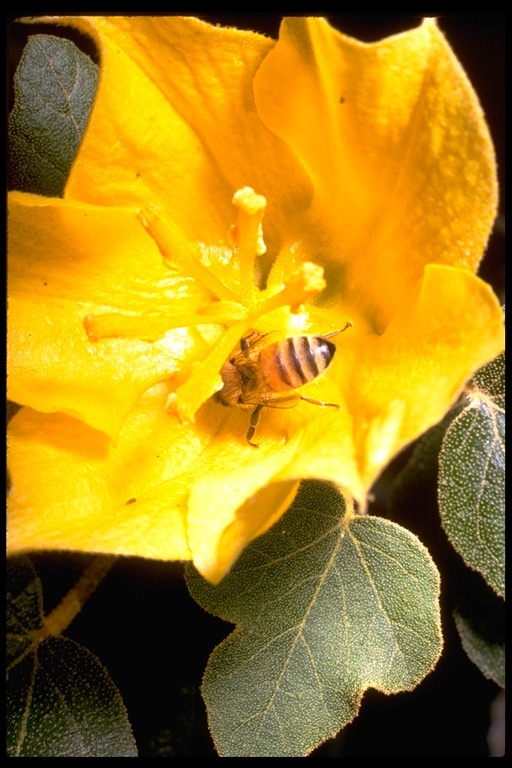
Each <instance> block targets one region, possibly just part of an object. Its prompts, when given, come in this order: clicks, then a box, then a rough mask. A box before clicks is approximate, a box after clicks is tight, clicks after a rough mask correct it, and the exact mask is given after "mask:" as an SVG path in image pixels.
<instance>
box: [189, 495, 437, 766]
mask: <svg viewBox="0 0 512 768" xmlns="http://www.w3.org/2000/svg"><path fill="white" fill-rule="evenodd" d="M343 514H344V506H343V500H342V498H341V497H340V496H339V494H338V493H337V492H336V491H335V490H334V489H333V488H332V487H330V486H327V485H323V484H319V483H315V482H312V483H306V484H304V485H302V486H301V489H300V491H299V494H298V496H297V498H296V500H295V502H294V504H293V505H292V507H291V508H290V510H289V511H288V512H287V514H286V515H285V516H284V517H283V518H282V519H281V520H280V521H279V523H278V524H277V525H275V526H274V527H273V528H272V529H271V530H270V531H269V532H268V533H267V534H265V535H264V536H262V537H261V538H259V539H257V540H256V541H255V542H254V543H253V544H252V545H251V546H250V547H249V548H248V549H247V550H246V551H245V552H244V554H243V556H242V557H241V558H240V560H239V561H238V563H237V564H236V565H235V567H234V568H233V570H232V572H231V573H230V574H228V575H227V576H226V577H225V579H224V580H223V581H222V582H221V584H220V585H218V586H217V587H213V586H212V585H211V584H209V583H207V582H206V581H204V580H203V579H202V578H201V577H200V576H199V574H198V573H197V572H196V571H195V570H194V569H193V568H192V567H188V568H187V580H188V585H189V589H190V591H191V593H192V595H193V597H194V598H195V599H196V600H197V601H198V602H199V603H200V604H201V605H202V606H203V607H204V608H205V609H206V610H208V611H210V612H212V613H215V614H217V615H219V616H221V617H222V618H224V619H226V620H228V621H232V622H235V623H237V625H238V626H237V629H236V630H235V631H234V632H233V633H232V634H231V635H230V637H229V638H228V639H227V640H226V641H225V642H224V643H222V644H221V645H220V646H219V647H218V648H217V649H216V650H215V651H214V652H213V654H212V656H211V657H210V661H209V664H208V667H207V670H206V673H205V677H204V681H203V696H204V698H205V701H206V705H207V709H208V714H209V721H210V729H211V732H212V735H213V738H214V741H215V743H216V746H217V749H218V751H219V754H221V755H223V756H245V757H247V756H299V755H306V754H308V753H309V752H310V751H311V750H312V749H314V748H315V747H316V746H317V745H318V744H320V743H322V742H323V741H324V740H326V739H327V738H329V737H330V736H332V735H334V734H335V733H336V732H337V731H338V730H339V729H340V728H342V727H343V726H344V725H346V724H347V723H348V722H350V721H351V720H352V719H353V718H354V717H355V715H356V714H357V710H358V708H359V705H360V701H361V698H362V696H363V694H364V692H365V690H366V689H367V688H369V687H373V688H377V689H379V690H382V691H385V692H386V693H392V692H397V691H403V690H409V689H411V688H414V687H415V686H416V685H417V684H418V683H419V682H420V680H421V679H422V678H423V677H424V676H425V675H426V674H427V673H428V672H429V671H430V670H431V669H432V667H433V666H434V664H435V662H436V660H437V658H438V656H439V653H440V649H441V636H440V627H439V609H438V589H439V581H438V574H437V571H436V569H435V566H434V565H433V563H432V561H431V560H430V557H429V555H428V553H427V552H426V550H425V549H424V547H423V546H422V545H421V543H420V542H419V541H418V540H417V539H416V538H415V537H414V536H413V535H412V534H410V533H409V532H408V531H406V530H404V529H402V528H400V527H399V526H397V525H395V524H394V523H391V522H389V521H387V520H384V519H381V518H374V517H354V516H350V517H346V518H345V519H344V517H343Z"/></svg>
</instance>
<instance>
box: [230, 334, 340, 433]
mask: <svg viewBox="0 0 512 768" xmlns="http://www.w3.org/2000/svg"><path fill="white" fill-rule="evenodd" d="M351 325H352V323H349V322H347V323H346V325H345V327H344V328H342V329H341V330H339V331H331V332H330V333H326V334H325V335H324V336H291V337H289V338H287V339H283V340H281V341H276V342H274V343H272V344H265V342H264V339H265V338H266V336H268V334H266V333H258V332H257V331H252V332H251V333H249V334H248V335H247V336H244V338H243V339H241V340H240V342H239V347H237V348H236V349H235V350H234V351H233V354H232V356H231V357H230V358H229V359H228V360H226V362H225V363H224V365H223V366H222V368H221V370H220V375H221V377H222V382H223V384H224V386H223V387H222V389H221V390H219V392H217V393H216V395H215V399H216V400H217V401H218V402H220V403H222V405H227V406H229V405H235V406H237V407H239V408H251V407H253V406H254V410H253V412H252V414H251V418H250V422H249V429H248V431H247V436H246V439H247V442H248V443H249V445H252V446H253V448H258V444H257V443H253V442H251V441H252V438H253V436H254V432H255V430H256V425H257V424H258V419H259V417H260V412H261V410H262V408H293V407H294V406H296V405H297V403H299V402H300V400H305V401H306V402H307V403H312V404H313V405H320V406H322V407H329V408H339V407H340V406H339V405H337V404H336V403H323V402H322V401H320V400H314V399H313V398H312V397H306V395H302V394H301V393H300V392H297V389H298V388H299V387H302V386H303V385H304V384H307V383H308V382H310V381H313V379H316V378H317V377H318V376H320V374H321V373H323V372H324V371H325V369H326V368H327V367H328V366H329V365H330V363H331V361H332V359H333V357H334V353H335V352H336V345H335V344H333V342H332V341H329V339H330V338H331V337H332V336H337V335H338V334H339V333H343V331H346V330H347V328H349V327H350V326H351Z"/></svg>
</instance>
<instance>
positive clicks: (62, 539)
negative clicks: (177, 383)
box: [8, 386, 190, 560]
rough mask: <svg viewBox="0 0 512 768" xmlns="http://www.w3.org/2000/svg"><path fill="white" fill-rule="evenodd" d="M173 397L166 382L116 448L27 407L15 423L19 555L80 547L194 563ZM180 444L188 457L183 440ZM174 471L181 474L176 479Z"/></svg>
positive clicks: (11, 528) (14, 545) (11, 524)
mask: <svg viewBox="0 0 512 768" xmlns="http://www.w3.org/2000/svg"><path fill="white" fill-rule="evenodd" d="M154 390H157V391H156V392H155V391H154ZM165 396H166V392H165V387H162V386H160V388H158V387H157V388H154V389H153V391H151V393H148V394H146V395H145V396H144V397H143V398H142V399H141V401H140V403H139V405H138V408H136V409H133V410H132V412H131V414H130V416H129V418H127V419H126V421H125V423H124V426H123V429H122V430H121V432H120V434H119V437H118V440H117V441H116V443H115V445H114V444H112V443H111V442H110V441H109V439H108V438H107V437H106V436H105V435H104V434H103V433H101V432H97V431H96V430H93V429H91V428H90V427H87V426H86V425H85V424H82V423H81V422H79V421H76V420H75V419H72V418H71V417H69V416H66V415H62V414H42V413H38V412H36V411H32V410H31V409H29V408H23V409H22V410H21V411H20V412H19V413H18V414H17V415H16V416H15V417H14V418H13V419H12V421H11V423H10V425H9V465H10V469H11V472H12V477H13V486H12V489H11V493H10V506H9V515H8V548H9V552H10V553H11V554H16V553H19V552H25V551H30V550H39V549H73V550H75V551H80V552H107V553H113V554H125V555H141V556H146V557H155V558H160V559H166V560H167V559H169V560H173V559H187V558H189V557H190V551H189V548H188V544H187V537H186V498H187V494H188V489H189V486H190V480H189V481H188V482H187V481H186V480H184V479H183V478H182V479H180V477H179V472H178V471H177V465H178V464H179V462H177V461H176V458H177V457H176V447H175V446H176V444H177V442H178V440H177V435H176V431H178V432H179V431H180V430H181V429H182V428H181V427H180V425H178V424H177V422H176V421H175V420H173V419H172V418H171V417H169V416H168V415H167V414H166V413H165V409H164V403H165ZM179 442H180V444H181V447H182V451H184V452H185V441H184V440H183V438H180V440H179ZM34 464H35V465H36V466H37V467H38V471H33V467H34ZM169 465H171V466H172V467H173V468H174V472H175V475H176V476H173V477H172V480H170V479H169V477H168V474H167V473H168V472H169ZM27 467H31V468H32V471H30V472H27V471H26V468H27ZM56 488H58V492H56Z"/></svg>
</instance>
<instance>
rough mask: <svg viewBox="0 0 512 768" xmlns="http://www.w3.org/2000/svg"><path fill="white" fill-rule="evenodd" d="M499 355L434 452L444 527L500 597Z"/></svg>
mask: <svg viewBox="0 0 512 768" xmlns="http://www.w3.org/2000/svg"><path fill="white" fill-rule="evenodd" d="M504 366H505V359H504V355H500V356H499V357H498V358H496V360H494V361H493V362H491V363H489V364H488V365H487V366H485V368H484V369H482V370H481V371H480V372H479V373H478V374H477V376H476V377H475V388H474V389H473V390H472V391H471V392H470V395H469V405H468V406H467V407H466V408H465V409H464V410H463V411H462V413H461V414H460V415H459V416H458V417H457V418H456V419H455V420H454V421H453V423H452V425H451V426H450V428H449V429H448V430H447V432H446V435H445V439H444V441H443V445H442V448H441V452H440V454H439V485H438V500H439V511H440V514H441V521H442V524H443V528H444V529H445V531H446V534H447V536H448V538H449V539H450V541H451V543H452V545H453V547H454V548H455V549H456V550H457V552H459V554H460V555H461V556H462V558H463V559H464V562H465V563H466V565H468V566H469V567H470V568H473V569H474V570H476V571H478V572H479V573H481V574H482V576H483V577H484V579H485V580H486V581H487V583H488V584H489V585H490V586H491V587H492V588H493V589H494V590H495V591H496V593H497V594H498V595H500V596H502V597H503V596H504V595H505V410H504V389H503V382H504Z"/></svg>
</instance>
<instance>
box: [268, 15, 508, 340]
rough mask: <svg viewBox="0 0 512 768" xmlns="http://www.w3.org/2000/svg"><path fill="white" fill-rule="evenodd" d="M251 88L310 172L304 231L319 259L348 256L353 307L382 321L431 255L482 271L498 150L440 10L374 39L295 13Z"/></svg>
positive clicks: (344, 260)
mask: <svg viewBox="0 0 512 768" xmlns="http://www.w3.org/2000/svg"><path fill="white" fill-rule="evenodd" d="M255 94H256V104H257V107H258V112H259V114H260V116H261V117H262V119H263V121H264V122H265V124H266V125H267V126H268V127H269V128H270V129H271V130H273V131H274V132H275V133H277V135H278V136H280V137H281V138H282V139H284V140H285V141H286V142H287V143H288V144H289V145H290V147H291V148H292V149H293V150H294V152H295V153H296V155H297V156H298V158H299V159H300V160H301V162H302V163H303V165H304V167H305V168H306V169H307V171H308V173H309V175H310V177H311V180H312V182H313V185H314V190H315V196H314V200H313V205H312V210H311V217H312V222H311V228H310V230H309V233H308V240H307V241H306V242H308V243H309V246H310V248H311V249H312V248H313V247H315V248H316V250H317V252H318V253H320V254H321V255H322V256H323V261H322V259H321V257H319V256H316V255H315V261H319V263H320V264H324V263H326V262H327V263H328V262H331V261H338V262H339V263H341V264H342V265H344V266H345V269H344V271H343V273H342V276H341V279H342V281H343V288H342V291H343V297H344V299H345V302H346V303H345V306H347V305H350V308H349V311H350V312H351V313H353V312H352V310H354V312H355V311H356V310H357V312H358V313H360V314H361V315H362V317H363V318H364V320H365V321H366V322H368V323H370V324H371V325H372V326H373V327H374V328H375V329H376V330H378V331H379V332H382V330H383V329H384V328H385V325H386V323H387V322H389V320H390V318H391V317H392V316H393V314H394V313H395V312H396V311H397V310H398V309H399V307H400V305H401V303H402V302H403V301H404V299H405V298H406V297H407V294H408V292H409V291H410V290H411V287H412V286H413V285H414V284H415V282H416V281H417V280H418V279H419V278H420V277H421V275H422V271H423V267H424V265H425V264H426V263H444V264H451V265H454V266H463V267H466V268H468V269H471V270H472V271H475V270H476V268H477V266H478V263H479V261H480V259H481V258H482V254H483V251H484V248H485V245H486V243H487V238H488V236H489V232H490V228H491V225H492V222H493V220H494V216H495V213H496V203H497V183H496V166H495V160H494V151H493V147H492V143H491V140H490V137H489V132H488V129H487V126H486V123H485V120H484V117H483V114H482V110H481V108H480V105H479V103H478V100H477V97H476V95H475V93H474V91H473V89H472V87H471V84H470V83H469V81H468V79H467V77H466V75H465V73H464V71H463V70H462V67H461V66H460V64H459V62H458V61H457V59H456V58H455V56H454V55H453V53H452V51H451V49H450V47H449V46H448V44H447V43H446V41H445V39H444V37H443V35H442V34H441V32H440V31H439V29H438V27H437V24H436V22H435V20H434V19H425V20H424V22H423V24H422V25H421V26H420V27H419V28H418V29H415V30H411V31H410V32H405V33H403V34H400V35H396V36H394V37H391V38H388V39H385V40H382V41H380V42H377V43H372V44H365V43H361V42H359V41H357V40H353V39H351V38H349V37H346V36H345V35H342V34H341V33H339V32H338V31H336V30H335V29H333V28H332V27H330V26H329V24H328V23H327V22H326V21H325V20H323V19H318V18H291V19H285V20H284V21H283V23H282V27H281V31H280V38H279V41H278V43H277V45H276V46H275V48H274V49H273V50H272V51H270V53H269V54H268V56H267V57H266V59H265V61H264V62H263V64H262V66H261V67H260V69H259V71H258V74H257V75H256V79H255ZM320 137H321V138H320ZM301 225H303V222H301ZM306 232H307V230H306ZM301 234H302V237H304V231H303V232H302V233H301Z"/></svg>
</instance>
